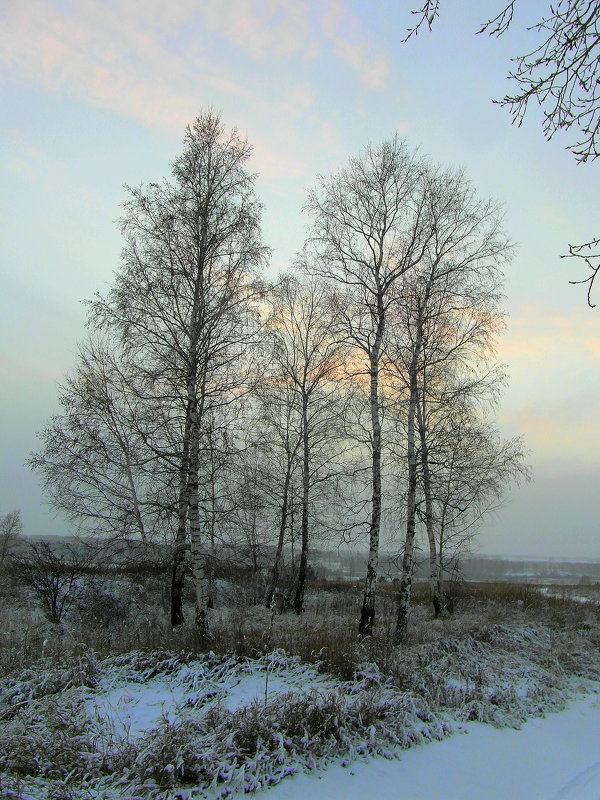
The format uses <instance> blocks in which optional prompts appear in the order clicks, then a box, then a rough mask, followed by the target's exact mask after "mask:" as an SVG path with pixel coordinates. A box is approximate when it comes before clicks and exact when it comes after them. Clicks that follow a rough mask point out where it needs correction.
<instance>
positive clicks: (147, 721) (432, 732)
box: [0, 624, 600, 800]
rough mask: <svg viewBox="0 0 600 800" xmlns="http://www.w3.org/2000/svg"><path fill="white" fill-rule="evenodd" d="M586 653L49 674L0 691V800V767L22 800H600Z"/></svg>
mask: <svg viewBox="0 0 600 800" xmlns="http://www.w3.org/2000/svg"><path fill="white" fill-rule="evenodd" d="M598 641H599V640H598V639H597V638H594V637H592V636H591V634H590V633H589V632H588V631H587V630H586V629H582V630H581V631H579V632H578V631H576V630H571V629H569V630H568V631H560V630H556V629H553V628H549V627H547V626H539V627H534V626H529V625H515V624H513V625H492V626H483V627H481V628H479V629H473V631H472V633H470V634H469V635H468V636H463V637H462V638H449V637H446V638H444V639H440V640H435V641H432V642H426V643H422V644H415V645H413V646H411V647H407V648H399V649H398V650H397V651H396V652H395V655H394V660H393V661H391V662H390V664H389V670H390V673H389V675H388V674H387V673H383V672H382V671H381V670H380V668H379V667H377V666H376V665H375V664H372V663H369V662H365V663H363V664H362V665H361V666H360V667H359V668H358V669H357V671H356V673H355V675H354V678H353V679H352V680H350V681H342V680H340V679H339V678H336V677H334V676H333V675H327V674H323V673H322V672H320V671H319V669H318V666H317V665H314V664H306V663H302V662H301V661H300V659H299V658H297V657H292V656H288V655H286V653H285V652H283V651H281V650H276V651H273V652H272V653H270V654H268V655H265V656H262V657H261V658H257V659H250V658H236V657H233V656H216V655H214V654H207V655H204V656H197V657H196V656H191V655H190V656H182V655H177V654H174V653H168V652H162V651H153V652H150V653H148V652H141V651H136V652H131V653H128V654H124V655H120V656H112V657H108V658H105V659H103V660H102V661H98V660H96V659H95V658H94V656H93V655H92V654H88V655H87V656H85V657H83V658H82V659H81V660H80V661H78V662H74V663H72V664H70V665H64V666H52V665H51V664H50V663H48V665H47V667H46V668H45V669H44V670H39V671H35V670H24V671H23V672H22V673H21V674H19V675H15V676H13V677H8V678H6V679H5V680H4V682H2V681H0V741H2V744H3V745H4V749H5V753H4V755H3V753H2V750H3V747H0V796H12V797H13V798H16V797H17V795H15V794H14V788H13V787H16V786H17V783H15V780H16V779H13V778H11V777H10V775H9V777H8V779H9V780H11V781H12V783H10V784H3V775H2V771H3V769H2V764H3V763H5V764H6V766H7V768H8V771H9V773H10V772H11V771H13V774H14V772H16V770H19V771H20V773H21V775H22V776H23V777H22V778H19V779H18V787H19V792H20V794H19V795H18V797H19V798H21V800H48V799H49V798H50V797H54V796H55V795H56V796H57V797H58V796H59V794H60V791H61V788H60V787H61V785H62V784H61V781H63V776H68V777H65V778H64V780H65V781H67V780H68V782H69V787H68V790H69V792H70V794H69V797H70V798H72V800H85V799H86V798H88V800H89V799H90V798H95V799H96V800H123V798H125V797H134V796H135V797H138V796H139V797H144V798H145V800H174V798H175V797H180V798H182V800H199V798H205V799H208V798H210V800H216V798H225V797H227V798H233V797H241V796H242V795H243V794H244V791H245V792H250V791H253V790H255V789H256V790H258V792H257V794H256V795H255V797H256V800H305V798H308V800H358V799H359V798H366V797H368V798H369V800H392V799H393V800H438V799H439V800H458V798H461V800H464V798H469V800H479V799H481V800H500V799H502V800H507V798H511V800H538V799H539V800H591V798H593V800H600V761H599V760H598V759H599V758H600V747H599V746H598V745H599V744H600V658H599V653H598ZM391 676H394V677H393V679H392V677H391ZM583 692H587V694H585V695H583ZM573 697H575V698H576V699H575V700H571V702H570V704H569V705H568V706H567V707H566V709H565V702H566V701H568V700H569V698H573ZM544 709H546V710H548V709H555V712H556V713H551V714H549V715H548V716H546V717H545V718H541V717H540V716H538V715H540V714H542V713H543V711H544ZM563 709H564V710H563ZM531 717H533V719H532V718H531ZM471 720H480V722H475V721H471ZM526 720H528V721H526ZM482 722H486V723H492V724H482ZM523 723H524V724H523ZM494 726H497V727H494ZM516 728H519V729H518V730H516ZM453 732H456V733H454V735H452V734H453ZM65 737H66V738H65ZM435 740H439V741H435ZM401 751H402V752H401ZM377 754H379V755H377ZM383 756H388V757H390V758H389V760H386V759H385V758H384V757H383ZM395 756H399V758H396V757H395ZM3 759H4V761H3ZM103 764H106V765H107V767H106V769H104V767H103V766H102V765H103ZM4 786H8V788H10V789H11V791H13V794H12V795H3V792H2V790H3V788H4ZM267 786H271V789H270V790H269V791H268V793H267V792H266V791H265V789H264V788H262V787H267ZM175 790H176V791H175ZM57 793H58V794H57ZM61 796H62V795H61Z"/></svg>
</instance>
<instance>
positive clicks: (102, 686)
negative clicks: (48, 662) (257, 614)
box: [86, 652, 337, 739]
mask: <svg viewBox="0 0 600 800" xmlns="http://www.w3.org/2000/svg"><path fill="white" fill-rule="evenodd" d="M278 655H279V658H278ZM282 655H283V654H278V653H277V652H276V653H274V654H271V655H270V656H268V657H267V658H266V659H264V660H262V661H257V662H254V663H252V662H246V663H244V662H241V663H236V662H233V661H232V662H231V663H229V664H226V665H225V666H226V668H224V669H221V670H219V669H218V668H217V672H218V674H217V675H215V674H214V670H210V669H206V670H205V671H204V672H201V675H202V680H198V676H197V673H198V670H197V669H194V668H193V666H188V665H184V666H180V667H179V668H178V669H176V670H175V671H173V672H171V673H170V674H162V675H160V676H157V677H155V678H150V679H149V680H144V681H143V682H142V680H140V677H141V676H140V675H136V676H135V677H137V680H135V679H134V680H127V679H125V680H124V675H123V669H120V668H119V666H118V665H117V666H115V667H113V668H112V669H109V670H108V671H106V672H105V674H103V676H102V678H101V679H100V681H99V683H98V686H97V687H96V690H95V691H94V692H93V693H90V694H88V696H87V697H86V710H87V713H88V715H89V716H90V717H91V718H92V719H94V720H96V721H97V722H100V723H105V724H107V725H108V726H109V728H111V730H112V731H114V733H115V734H117V735H118V736H126V737H127V738H128V739H131V738H137V737H140V736H142V735H143V734H144V733H145V732H146V731H149V730H153V729H155V728H157V727H158V726H159V724H160V723H161V722H165V721H166V722H169V723H177V722H181V721H182V720H184V719H186V718H189V717H190V716H193V712H194V711H196V712H198V713H203V712H204V711H205V710H206V708H207V707H208V706H209V705H214V704H218V705H220V706H221V707H222V708H224V709H226V710H227V711H236V710H238V709H240V708H243V707H245V706H248V705H251V704H252V703H254V702H257V701H259V702H261V703H265V701H269V702H270V701H271V700H273V698H274V697H276V696H277V695H282V694H286V695H289V694H297V695H301V694H304V693H306V692H307V690H308V688H310V690H311V691H315V690H327V689H334V688H335V687H336V686H337V682H336V681H334V680H332V679H331V678H328V677H327V676H324V675H321V674H319V673H318V672H317V669H316V668H315V667H313V666H309V665H301V664H298V663H297V662H295V661H293V660H292V661H290V660H289V659H287V658H282V657H281V656H282ZM128 666H129V665H128ZM130 673H131V670H130V669H128V670H126V672H125V674H126V675H127V674H130ZM134 675H135V673H134ZM195 684H199V685H197V686H196V685H195ZM198 690H200V691H198Z"/></svg>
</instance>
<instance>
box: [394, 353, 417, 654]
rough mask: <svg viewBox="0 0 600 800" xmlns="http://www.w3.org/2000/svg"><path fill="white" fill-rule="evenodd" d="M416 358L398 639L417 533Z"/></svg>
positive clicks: (404, 621)
mask: <svg viewBox="0 0 600 800" xmlns="http://www.w3.org/2000/svg"><path fill="white" fill-rule="evenodd" d="M416 363H417V359H416V357H415V358H413V359H412V362H411V367H410V397H409V404H408V436H407V460H408V495H407V498H406V540H405V542H404V556H403V559H402V575H401V577H400V587H399V590H398V597H397V617H396V631H395V635H394V638H395V640H396V642H401V641H403V640H404V639H405V638H406V632H407V630H408V615H409V610H410V597H411V590H412V573H413V565H414V544H415V533H416V520H415V517H416V510H417V452H416V447H415V413H416V405H417V399H418V398H417V374H416Z"/></svg>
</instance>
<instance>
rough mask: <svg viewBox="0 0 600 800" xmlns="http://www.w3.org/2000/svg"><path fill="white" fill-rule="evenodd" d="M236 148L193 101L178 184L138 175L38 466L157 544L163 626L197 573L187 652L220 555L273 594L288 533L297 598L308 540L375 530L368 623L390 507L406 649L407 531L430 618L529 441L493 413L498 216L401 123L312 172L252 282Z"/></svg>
mask: <svg viewBox="0 0 600 800" xmlns="http://www.w3.org/2000/svg"><path fill="white" fill-rule="evenodd" d="M249 155H250V147H249V146H248V144H247V143H246V142H245V141H242V140H241V139H240V137H239V136H238V134H237V133H236V132H235V131H233V132H231V133H228V132H227V131H226V130H225V128H224V126H223V125H222V123H221V121H220V119H219V118H218V116H216V115H214V114H210V113H209V114H205V115H202V116H200V117H199V118H198V119H197V120H196V121H195V122H194V124H193V125H192V126H191V127H190V128H188V130H187V133H186V138H185V143H184V150H183V153H182V155H181V156H180V157H179V158H178V159H177V160H176V161H175V162H174V164H173V169H172V178H171V180H170V181H164V182H163V183H161V184H155V183H152V184H149V185H148V186H147V187H145V188H140V189H133V190H129V200H128V202H127V203H126V205H125V215H124V220H123V223H122V228H123V233H124V236H125V249H124V253H123V260H122V264H121V267H120V268H119V270H118V271H117V272H116V274H115V279H114V283H113V286H112V288H111V289H110V291H109V292H108V294H107V295H106V296H105V297H98V298H97V299H96V300H95V301H93V302H92V303H91V304H90V312H89V329H90V332H89V338H88V341H87V342H86V343H85V344H84V345H83V346H82V348H81V352H80V357H79V363H78V366H77V368H76V369H75V371H74V372H73V374H72V375H71V376H70V377H69V378H68V379H67V380H66V381H65V382H64V384H63V385H62V387H61V389H60V402H61V406H62V410H61V413H60V414H59V415H57V416H56V417H54V418H53V419H52V420H51V421H50V423H49V425H48V427H47V428H46V429H45V430H44V431H43V432H42V433H41V448H40V450H39V452H37V453H35V454H33V455H32V457H31V465H32V467H34V468H35V469H37V470H39V472H40V473H41V475H42V478H43V481H44V484H45V487H46V489H47V491H48V492H49V494H50V497H51V499H52V501H53V503H54V504H55V505H56V506H57V507H59V508H60V509H62V510H63V511H64V512H66V514H67V515H68V516H69V517H70V518H71V519H73V520H74V521H76V522H77V524H79V525H81V526H82V527H83V528H87V529H88V530H92V531H94V532H101V533H103V534H106V535H111V536H119V537H126V538H135V539H138V540H141V541H142V542H152V541H156V540H160V541H164V542H167V543H169V544H170V545H171V547H172V586H171V621H172V623H173V625H178V624H180V623H182V622H183V618H184V617H183V603H182V590H183V584H184V578H185V574H186V570H187V569H188V567H191V571H192V573H193V580H194V587H195V596H196V620H195V624H196V631H197V635H198V640H199V643H200V644H201V645H206V644H207V642H208V641H209V639H210V628H209V608H210V605H211V602H212V596H211V595H212V591H211V579H210V575H211V568H212V565H214V563H215V562H216V561H217V560H218V559H219V558H221V557H223V553H224V552H225V551H227V552H228V553H234V554H237V558H238V559H240V560H242V558H247V560H248V564H249V569H250V570H251V571H253V573H254V574H256V573H258V572H259V571H260V570H261V569H262V568H263V565H262V564H261V563H260V562H261V559H264V558H265V552H267V553H268V557H269V558H270V566H269V569H268V573H269V577H268V580H267V581H266V585H265V586H264V587H262V588H261V587H259V585H258V583H257V584H256V587H257V588H256V591H255V599H256V600H260V601H263V602H266V603H267V604H274V603H275V602H276V599H277V595H278V593H279V591H280V587H281V578H282V574H283V569H284V560H285V552H286V545H288V546H289V545H290V544H291V546H292V547H293V548H294V547H295V552H296V553H297V554H298V558H297V560H296V562H295V565H294V566H295V572H294V574H293V576H292V591H291V593H290V594H289V597H288V598H287V602H288V604H289V606H290V607H293V609H294V610H295V611H296V612H298V613H299V612H300V611H301V610H302V608H303V605H304V591H305V584H306V577H307V572H308V565H309V552H310V546H311V542H313V541H314V540H315V537H316V536H319V535H321V536H329V537H338V538H339V539H348V538H354V539H357V538H361V537H363V538H365V539H366V540H367V541H368V546H369V556H368V562H367V565H366V577H365V586H364V597H363V604H362V611H361V617H360V623H359V631H360V633H361V634H362V635H369V634H371V633H372V631H373V625H374V619H375V592H376V582H377V576H378V557H379V547H380V540H381V536H382V524H383V523H384V521H385V527H386V530H387V535H388V536H389V538H390V542H393V543H394V545H395V547H396V548H397V550H398V552H400V553H401V560H400V561H401V565H400V569H399V579H400V581H399V591H398V620H397V628H396V636H397V638H398V640H401V639H402V638H403V637H404V635H405V633H406V626H407V620H408V609H409V604H410V591H411V581H412V572H413V565H414V558H415V543H416V536H417V533H418V530H419V529H421V528H422V529H423V531H424V532H425V538H426V541H427V544H428V548H429V562H430V568H431V570H430V571H431V586H432V601H433V603H434V607H435V609H436V612H437V613H442V612H443V611H444V591H443V575H444V569H445V568H446V567H447V566H448V564H449V563H450V560H451V559H452V557H453V555H454V554H455V553H456V551H457V549H459V547H460V545H461V544H464V542H465V541H466V540H467V539H468V538H469V537H470V536H471V535H472V533H473V532H474V530H475V529H476V525H477V522H478V520H479V519H480V518H481V516H482V515H483V514H484V513H485V512H486V511H488V510H489V509H490V508H492V507H494V506H495V505H496V504H497V503H498V501H499V500H500V497H501V495H502V492H503V489H504V487H505V486H506V484H507V482H508V481H510V480H513V479H517V478H519V477H520V476H523V475H524V474H525V469H524V467H523V452H522V448H521V445H520V442H519V441H517V440H512V441H503V440H502V438H501V437H500V436H499V434H498V432H497V431H496V429H495V428H494V426H493V424H492V422H491V421H490V411H491V410H492V409H493V407H494V404H495V401H496V398H497V394H498V391H499V388H500V386H501V384H502V382H503V380H504V376H503V373H502V370H501V369H500V368H499V367H498V366H497V365H496V363H495V360H494V342H495V339H496V335H497V333H498V331H499V329H500V328H501V326H502V315H501V312H500V311H499V299H500V284H501V268H502V265H503V263H504V262H505V261H506V260H507V259H508V258H509V257H510V253H511V245H510V242H509V240H508V238H507V236H506V234H505V233H504V231H503V229H502V225H501V213H500V210H499V208H498V207H497V206H496V205H495V204H494V203H493V202H492V201H489V200H482V199H481V198H479V197H478V196H477V193H476V192H475V190H474V189H473V187H472V186H471V184H470V183H469V181H468V180H467V178H466V177H465V175H464V174H463V173H461V172H456V171H451V170H444V169H441V168H439V167H436V166H434V165H432V164H431V163H429V162H428V161H427V160H426V159H424V158H422V157H421V156H419V155H418V154H416V153H414V152H411V151H410V150H409V148H408V147H407V145H406V143H405V142H403V141H402V140H400V139H398V138H396V137H394V138H393V139H391V140H390V141H387V142H384V143H382V144H381V145H378V146H369V147H367V148H366V149H365V150H364V151H363V153H361V155H360V156H358V157H357V158H354V159H352V160H351V161H350V162H349V164H348V165H347V166H346V167H345V168H343V169H341V170H340V171H338V172H337V173H334V174H332V175H331V176H329V177H327V178H322V179H321V180H320V181H319V183H318V185H317V187H316V188H315V189H314V191H312V192H311V193H310V195H309V198H308V202H307V212H308V214H309V215H310V218H311V226H310V230H309V236H308V239H307V242H306V246H305V248H304V250H303V252H302V254H301V255H300V256H299V257H298V261H297V264H296V266H295V269H294V271H293V272H290V273H289V274H287V275H283V276H280V277H278V278H277V279H275V280H273V281H272V282H271V283H267V282H265V281H264V280H261V279H260V271H261V268H262V267H263V266H264V264H265V263H266V261H267V257H268V250H267V248H266V247H265V246H264V245H263V243H262V241H261V236H260V205H259V203H258V201H257V198H256V195H255V190H254V183H255V176H254V175H252V174H251V173H250V172H249V171H248V169H247V161H248V158H249ZM265 544H266V545H269V546H270V547H269V549H268V550H267V551H265V549H264V545H265ZM261 545H263V547H262V548H261Z"/></svg>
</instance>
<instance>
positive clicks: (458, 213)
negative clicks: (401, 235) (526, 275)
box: [388, 168, 511, 640]
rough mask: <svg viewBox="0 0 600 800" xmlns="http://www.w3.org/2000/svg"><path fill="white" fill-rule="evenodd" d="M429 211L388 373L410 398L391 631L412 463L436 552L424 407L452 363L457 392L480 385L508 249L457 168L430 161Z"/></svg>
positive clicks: (488, 208) (404, 591)
mask: <svg viewBox="0 0 600 800" xmlns="http://www.w3.org/2000/svg"><path fill="white" fill-rule="evenodd" d="M427 219H428V220H429V223H430V225H431V236H430V238H429V243H428V246H427V250H426V252H425V253H424V255H423V258H422V259H421V261H420V263H419V265H418V266H417V267H416V268H415V270H414V271H413V272H412V273H411V274H410V275H407V276H405V279H404V281H403V284H402V285H401V286H400V285H399V286H398V287H397V288H398V294H397V300H396V306H395V311H396V313H398V314H399V317H397V318H396V319H397V323H398V325H397V328H396V329H395V330H393V331H392V333H391V335H390V337H389V338H390V343H389V346H388V357H389V363H390V367H391V368H392V374H393V375H394V374H395V376H396V377H397V378H398V379H399V382H398V385H397V388H398V389H399V391H400V397H401V398H405V399H406V404H407V421H406V430H407V469H408V491H407V502H406V506H407V508H406V536H405V541H404V552H403V561H402V574H401V579H400V587H399V592H398V617H397V623H396V638H397V639H398V640H401V639H403V638H404V636H405V635H406V630H407V624H408V612H409V607H410V595H411V586H412V572H413V564H414V544H415V535H416V516H417V509H418V503H417V492H418V480H419V472H420V478H421V482H422V491H423V494H424V499H425V503H424V518H425V525H426V530H427V534H428V539H429V543H430V549H431V554H432V562H433V561H434V560H435V558H436V556H435V537H434V519H433V504H432V486H431V482H432V470H431V461H430V449H431V446H432V439H431V434H432V430H431V424H430V423H431V419H432V417H431V415H430V413H429V411H430V408H431V406H432V405H434V406H435V405H436V403H438V404H439V398H440V394H441V393H443V394H445V395H447V394H448V389H449V387H448V385H447V377H448V375H454V374H456V372H457V371H459V372H461V373H463V374H465V376H466V379H465V380H464V381H463V382H462V383H461V384H460V385H457V384H456V383H455V385H454V386H453V387H452V391H453V392H454V394H455V395H457V396H460V393H461V391H462V392H466V391H468V390H470V391H471V392H473V391H474V390H475V389H476V388H477V387H478V386H480V385H481V383H482V378H481V376H480V375H479V374H478V366H479V364H480V363H481V362H484V363H485V362H486V359H487V357H488V356H490V355H491V354H492V353H493V348H492V345H493V339H494V336H495V334H496V332H497V331H498V328H499V325H500V322H501V314H500V312H499V311H498V301H499V286H500V279H501V271H500V267H501V265H502V264H503V263H504V262H505V261H506V260H507V259H508V258H509V256H510V253H511V246H510V243H509V241H508V239H507V236H506V234H505V233H504V231H503V230H502V226H501V213H500V209H499V207H498V205H497V204H496V203H494V202H493V201H491V200H482V199H480V198H479V197H478V196H477V194H476V192H475V190H474V188H473V187H472V185H471V184H470V183H469V181H468V180H467V179H466V178H465V176H464V174H463V173H462V172H453V171H442V170H440V169H438V170H434V169H433V168H430V169H429V173H428V192H427ZM486 372H487V370H486ZM433 566H434V564H433V563H432V568H433Z"/></svg>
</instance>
